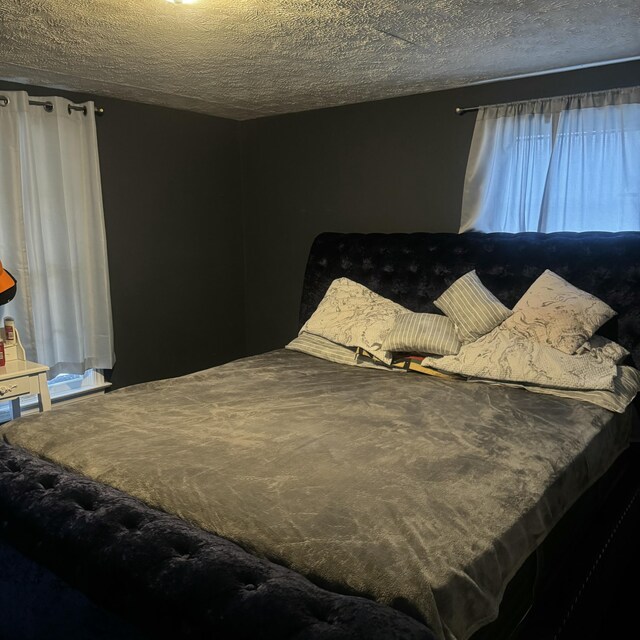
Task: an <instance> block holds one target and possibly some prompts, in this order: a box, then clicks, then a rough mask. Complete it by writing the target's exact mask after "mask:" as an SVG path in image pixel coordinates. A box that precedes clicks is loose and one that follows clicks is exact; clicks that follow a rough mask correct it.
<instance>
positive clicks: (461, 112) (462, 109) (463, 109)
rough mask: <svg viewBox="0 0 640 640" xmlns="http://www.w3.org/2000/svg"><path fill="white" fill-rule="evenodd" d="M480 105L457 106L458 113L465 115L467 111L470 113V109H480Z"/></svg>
mask: <svg viewBox="0 0 640 640" xmlns="http://www.w3.org/2000/svg"><path fill="white" fill-rule="evenodd" d="M478 109H480V107H456V113H457V114H458V115H459V116H463V115H464V114H465V113H469V111H478Z"/></svg>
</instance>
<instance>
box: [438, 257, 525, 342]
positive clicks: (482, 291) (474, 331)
mask: <svg viewBox="0 0 640 640" xmlns="http://www.w3.org/2000/svg"><path fill="white" fill-rule="evenodd" d="M433 304H435V305H436V307H438V309H440V310H441V311H443V312H444V313H446V314H447V315H448V316H449V318H451V320H453V322H454V323H455V325H456V330H457V332H458V337H459V338H460V342H462V344H467V343H468V342H473V341H474V340H477V339H478V338H480V337H482V336H483V335H485V334H487V333H489V331H491V330H493V329H495V328H496V327H497V326H498V325H499V324H500V323H501V322H503V321H504V320H506V319H507V318H508V317H509V316H510V315H511V314H512V313H513V312H512V311H511V310H510V309H508V308H507V307H505V306H504V305H503V304H502V302H500V300H498V298H496V297H495V296H494V295H493V294H492V293H491V291H489V289H487V288H486V287H485V286H484V285H483V284H482V282H480V278H478V276H477V274H476V272H475V269H474V270H473V271H469V273H465V275H463V276H462V277H461V278H458V279H457V280H456V281H455V282H454V283H453V284H452V285H451V286H450V287H449V288H448V289H447V290H446V291H445V292H444V293H443V294H442V295H441V296H440V297H439V298H438V299H437V300H434V302H433Z"/></svg>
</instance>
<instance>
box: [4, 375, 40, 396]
mask: <svg viewBox="0 0 640 640" xmlns="http://www.w3.org/2000/svg"><path fill="white" fill-rule="evenodd" d="M29 393H33V392H32V390H31V378H29V377H28V376H24V377H21V378H13V379H12V380H4V381H0V400H9V398H16V397H17V396H25V395H28V394H29Z"/></svg>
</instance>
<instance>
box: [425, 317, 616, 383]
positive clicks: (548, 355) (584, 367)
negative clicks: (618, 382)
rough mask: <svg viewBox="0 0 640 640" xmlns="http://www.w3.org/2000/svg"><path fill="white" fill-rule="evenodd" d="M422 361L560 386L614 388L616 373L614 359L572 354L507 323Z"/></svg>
mask: <svg viewBox="0 0 640 640" xmlns="http://www.w3.org/2000/svg"><path fill="white" fill-rule="evenodd" d="M422 364H423V366H425V367H433V368H434V369H438V370H439V371H444V372H446V373H459V374H461V375H463V376H470V377H474V378H486V379H489V380H504V381H505V382H528V383H532V384H537V385H541V386H545V387H557V388H560V389H607V390H608V391H613V390H614V378H615V376H616V375H617V367H616V365H615V363H614V362H613V361H611V360H606V359H601V360H598V359H596V358H593V357H592V356H590V355H589V354H585V355H582V356H571V355H568V354H566V353H562V351H558V349H554V348H553V347H550V346H548V345H545V344H541V343H539V342H536V341H535V340H530V339H529V338H527V337H525V336H522V335H520V334H519V333H517V332H515V331H511V330H509V329H505V328H504V325H502V326H500V327H496V328H495V329H494V330H493V331H491V332H490V333H488V334H487V335H485V336H482V338H480V339H478V340H476V341H475V342H471V343H469V344H466V345H463V346H462V348H461V349H460V353H458V355H455V356H441V357H439V358H432V357H428V358H425V359H424V360H423V361H422Z"/></svg>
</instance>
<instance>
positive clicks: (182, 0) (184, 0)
mask: <svg viewBox="0 0 640 640" xmlns="http://www.w3.org/2000/svg"><path fill="white" fill-rule="evenodd" d="M167 2H170V3H171V4H195V3H196V2H198V0H167Z"/></svg>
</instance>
